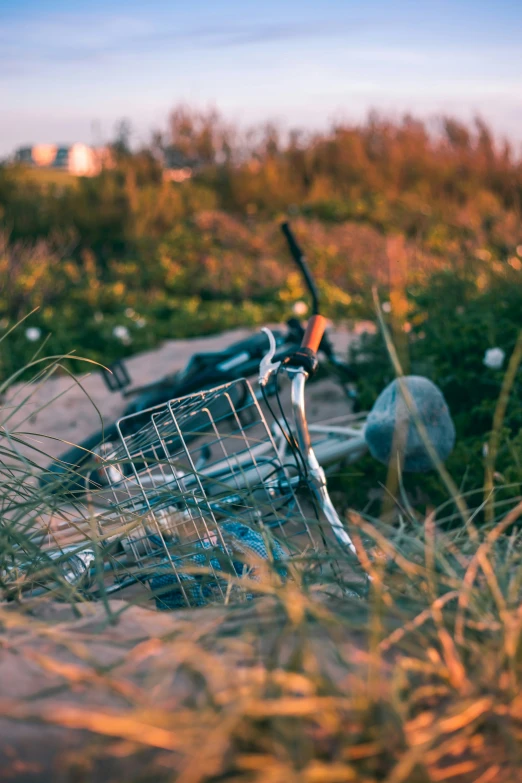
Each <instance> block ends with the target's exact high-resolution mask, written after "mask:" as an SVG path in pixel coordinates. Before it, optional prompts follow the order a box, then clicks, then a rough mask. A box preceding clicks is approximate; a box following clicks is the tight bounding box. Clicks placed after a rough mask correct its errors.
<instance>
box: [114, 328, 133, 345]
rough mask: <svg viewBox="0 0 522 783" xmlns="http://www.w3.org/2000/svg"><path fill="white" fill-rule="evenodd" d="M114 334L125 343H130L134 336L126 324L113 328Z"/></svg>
mask: <svg viewBox="0 0 522 783" xmlns="http://www.w3.org/2000/svg"><path fill="white" fill-rule="evenodd" d="M112 334H113V336H114V337H116V339H117V340H120V342H122V343H123V345H130V344H131V342H132V337H131V335H130V332H129V330H128V329H127V327H126V326H115V327H114V329H113V330H112Z"/></svg>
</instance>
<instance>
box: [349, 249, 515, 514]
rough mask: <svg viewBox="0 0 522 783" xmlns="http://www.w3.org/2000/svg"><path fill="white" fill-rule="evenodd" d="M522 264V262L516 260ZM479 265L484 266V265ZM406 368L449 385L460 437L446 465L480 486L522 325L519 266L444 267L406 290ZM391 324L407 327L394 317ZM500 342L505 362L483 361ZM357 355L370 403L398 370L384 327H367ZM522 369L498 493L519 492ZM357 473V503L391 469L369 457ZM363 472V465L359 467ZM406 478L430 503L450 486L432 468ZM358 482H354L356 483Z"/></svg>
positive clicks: (503, 444) (506, 428) (500, 460)
mask: <svg viewBox="0 0 522 783" xmlns="http://www.w3.org/2000/svg"><path fill="white" fill-rule="evenodd" d="M516 266H517V267H518V264H517V265H516ZM477 271H478V270H477ZM407 295H408V305H409V312H408V314H407V319H408V320H407V321H406V324H407V328H408V329H409V330H410V331H408V332H407V334H402V335H401V336H400V340H401V341H402V340H406V355H405V361H404V363H405V371H407V372H409V373H411V374H416V375H425V376H427V377H429V378H430V379H431V380H433V381H434V382H435V383H436V384H437V385H438V386H439V387H440V388H441V390H442V392H443V394H444V396H445V398H446V401H447V403H448V405H449V408H450V410H451V413H452V416H453V419H454V422H455V427H456V431H457V445H456V448H455V451H454V453H453V454H452V456H451V457H450V458H449V460H448V463H447V467H448V469H449V471H450V473H451V474H452V476H453V478H454V479H455V481H456V483H457V485H458V486H459V487H461V489H462V490H463V491H465V492H466V491H469V490H475V491H476V492H477V495H476V499H477V498H478V493H480V491H481V489H480V488H481V487H482V486H483V482H484V469H485V463H484V447H485V446H486V445H487V443H488V441H489V437H490V433H491V430H492V426H493V416H494V412H495V408H496V406H497V402H498V398H499V395H500V392H501V388H502V383H503V379H504V374H505V372H506V368H507V364H508V361H509V357H510V356H511V354H512V352H513V349H514V346H515V343H516V340H517V336H518V333H519V331H520V328H521V322H520V312H521V309H522V281H521V279H520V271H519V270H518V268H517V269H516V270H514V269H512V268H511V266H509V265H506V266H505V267H502V268H500V269H499V270H497V271H491V270H489V271H488V273H487V274H486V271H484V269H482V270H481V271H480V272H479V273H478V274H475V275H474V276H464V275H457V274H455V273H453V272H449V271H445V272H440V273H436V274H434V275H433V276H432V277H431V278H430V281H429V285H426V286H422V287H412V288H410V289H408V291H407ZM389 320H390V322H391V327H392V330H393V329H394V328H395V329H397V328H400V324H399V325H398V324H397V323H396V322H395V321H394V318H393V313H392V314H391V316H390V318H389ZM493 347H498V348H501V349H502V350H503V351H504V353H505V356H506V358H505V360H504V362H503V365H502V367H501V368H499V369H492V368H489V367H487V366H485V364H484V357H485V352H486V350H488V349H489V348H493ZM352 360H353V361H354V362H356V363H357V365H358V371H359V376H360V380H359V390H360V395H361V403H362V405H363V407H370V406H371V405H372V403H373V401H374V400H375V398H376V395H378V394H379V392H380V391H381V390H382V388H383V387H384V385H385V384H387V383H389V382H390V381H391V380H392V379H393V377H394V374H393V369H392V365H391V362H390V360H389V358H388V356H387V352H386V348H385V345H384V341H383V339H382V336H381V335H380V334H377V335H366V336H365V339H364V340H363V341H362V342H361V343H360V344H359V345H356V346H354V348H353V350H352ZM521 428H522V371H520V370H519V371H518V372H517V374H516V377H515V382H514V384H513V387H512V390H511V394H510V398H509V404H508V407H507V411H506V416H505V418H504V421H503V429H502V433H501V438H500V448H499V453H498V456H497V460H496V466H495V467H496V472H497V476H496V486H497V490H498V491H497V495H498V497H506V496H508V497H509V496H515V495H516V494H518V493H519V489H520V481H521V480H522V452H521V450H520V449H521V446H522V440H521V434H520V433H521ZM357 468H358V469H359V468H360V474H359V475H358V477H357V480H356V481H353V480H346V481H345V483H344V487H345V489H346V490H347V491H348V492H349V493H350V497H353V492H354V491H356V492H357V501H358V503H359V504H360V503H364V499H365V498H367V496H368V492H370V493H371V490H373V489H374V488H375V487H376V486H377V485H378V483H379V482H381V483H382V484H383V485H384V484H385V483H386V471H385V469H383V468H380V467H379V466H376V465H375V464H374V463H372V461H371V460H370V459H368V461H367V462H366V463H364V464H363V463H360V464H358V466H357ZM358 473H359V471H358ZM403 479H404V485H405V487H406V488H407V489H408V490H410V492H411V493H412V496H413V497H414V498H420V499H422V498H423V499H424V505H426V504H428V503H431V504H432V505H437V504H438V503H439V502H441V499H442V497H443V494H444V492H445V490H444V488H443V487H442V485H441V484H440V482H439V481H438V479H435V478H434V477H433V476H427V477H418V476H408V475H407V474H405V475H404V477H403ZM352 484H353V487H352Z"/></svg>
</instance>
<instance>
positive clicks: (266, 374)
mask: <svg viewBox="0 0 522 783" xmlns="http://www.w3.org/2000/svg"><path fill="white" fill-rule="evenodd" d="M261 331H263V332H264V333H265V334H266V336H267V337H268V343H269V347H268V353H266V354H265V355H264V356H263V358H262V359H261V362H260V363H259V385H260V386H261V387H265V386H266V385H267V383H268V381H269V380H270V376H271V375H272V373H274V372H277V370H278V369H279V368H280V367H281V362H274V361H273V358H274V356H275V352H276V341H275V337H274V335H273V334H272V332H271V331H270V329H267V327H266V326H263V328H262V330H261Z"/></svg>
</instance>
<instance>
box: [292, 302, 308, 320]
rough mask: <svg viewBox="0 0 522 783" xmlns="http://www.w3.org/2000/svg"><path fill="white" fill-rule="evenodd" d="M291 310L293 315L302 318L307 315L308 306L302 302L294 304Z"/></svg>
mask: <svg viewBox="0 0 522 783" xmlns="http://www.w3.org/2000/svg"><path fill="white" fill-rule="evenodd" d="M292 310H293V311H294V315H297V316H299V317H302V316H304V315H306V314H307V312H308V305H307V304H306V302H303V301H299V302H295V304H294V306H293V307H292Z"/></svg>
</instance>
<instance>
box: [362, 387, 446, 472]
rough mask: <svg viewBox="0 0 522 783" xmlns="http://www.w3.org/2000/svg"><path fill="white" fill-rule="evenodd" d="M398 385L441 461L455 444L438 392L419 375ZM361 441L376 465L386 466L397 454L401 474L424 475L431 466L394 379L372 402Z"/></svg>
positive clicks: (440, 393) (441, 397)
mask: <svg viewBox="0 0 522 783" xmlns="http://www.w3.org/2000/svg"><path fill="white" fill-rule="evenodd" d="M402 382H404V383H405V384H406V387H407V388H408V390H409V392H410V395H411V397H412V398H413V401H414V403H415V406H416V408H417V412H418V416H419V419H420V421H421V422H422V423H423V424H424V426H425V428H426V430H427V433H428V436H429V439H430V441H431V444H432V445H433V447H434V449H435V452H436V453H437V455H438V456H439V458H440V459H441V461H442V462H444V460H446V459H447V458H448V456H449V455H450V453H451V451H452V449H453V446H454V445H455V427H454V425H453V421H452V419H451V414H450V412H449V409H448V406H447V404H446V400H445V399H444V396H443V394H442V392H441V391H440V389H438V388H437V386H435V384H434V383H432V382H431V381H429V380H428V379H427V378H422V377H421V376H419V375H407V376H405V377H404V378H403V379H402ZM365 439H366V443H367V444H368V448H369V449H370V453H371V454H372V456H373V457H374V458H375V459H377V460H379V462H384V463H385V464H388V462H389V461H390V459H391V458H395V457H396V455H397V454H400V455H401V463H402V468H403V470H405V471H410V472H425V471H428V470H431V469H432V468H433V467H434V465H433V462H432V460H431V457H430V455H429V453H428V451H427V449H426V446H425V445H424V442H423V440H422V438H421V436H420V434H419V432H418V430H417V426H416V424H415V421H414V418H413V416H412V414H411V413H410V410H409V409H408V406H407V404H406V401H405V399H404V395H403V394H402V392H401V389H400V385H399V380H398V379H396V380H394V381H392V383H390V384H389V385H388V386H387V387H386V388H385V389H384V391H383V392H381V394H380V395H379V397H378V398H377V400H376V401H375V404H374V406H373V408H372V410H371V411H370V414H369V416H368V420H367V423H366V430H365Z"/></svg>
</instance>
